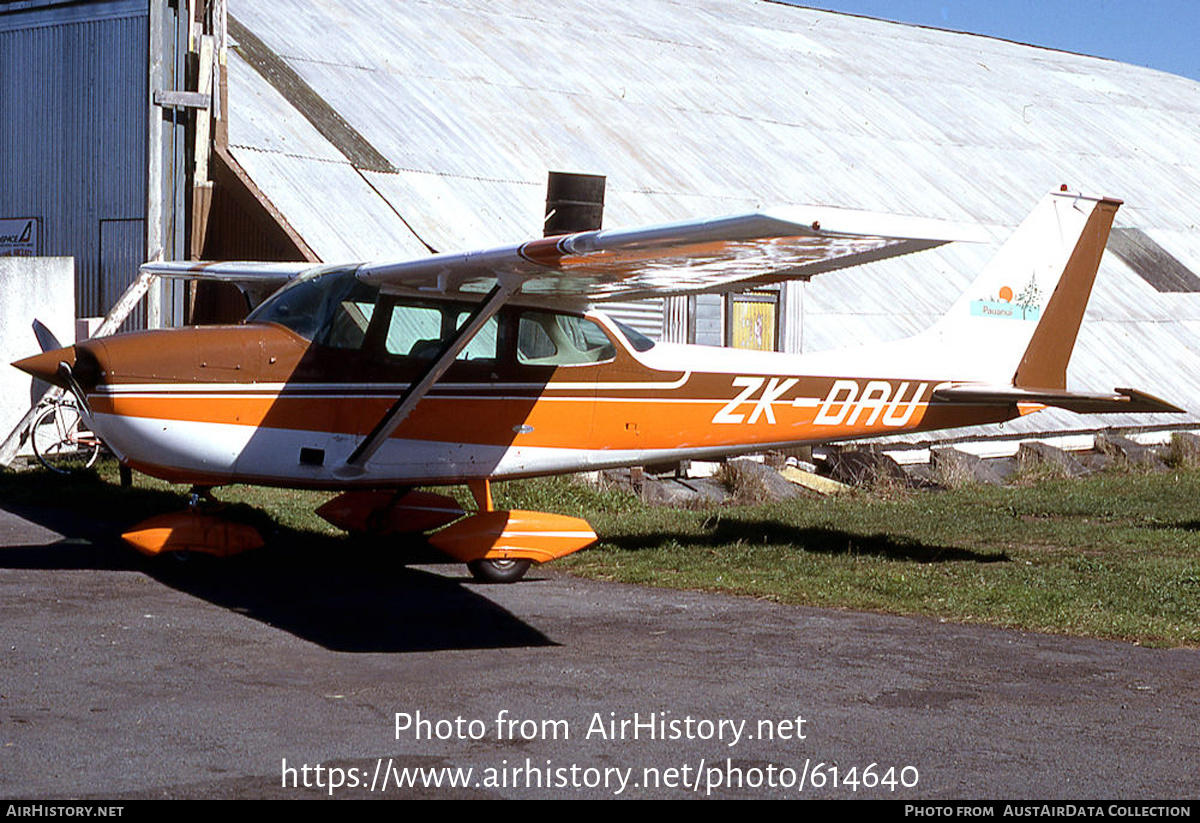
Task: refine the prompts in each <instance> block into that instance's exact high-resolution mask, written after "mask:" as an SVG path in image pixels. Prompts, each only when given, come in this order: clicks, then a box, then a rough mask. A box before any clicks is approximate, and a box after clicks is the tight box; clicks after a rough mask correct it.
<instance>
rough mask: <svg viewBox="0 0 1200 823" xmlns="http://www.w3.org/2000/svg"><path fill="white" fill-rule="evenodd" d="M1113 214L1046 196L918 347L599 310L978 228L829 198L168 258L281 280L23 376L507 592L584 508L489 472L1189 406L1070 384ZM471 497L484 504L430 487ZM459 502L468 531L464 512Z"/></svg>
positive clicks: (151, 534) (550, 470)
mask: <svg viewBox="0 0 1200 823" xmlns="http://www.w3.org/2000/svg"><path fill="white" fill-rule="evenodd" d="M1119 206H1120V201H1118V200H1113V199H1107V198H1091V197H1084V196H1081V195H1078V194H1073V193H1068V192H1055V193H1052V194H1050V195H1048V196H1047V197H1046V198H1045V199H1043V200H1042V201H1041V203H1040V204H1038V205H1037V207H1036V208H1035V209H1034V211H1033V212H1032V214H1030V216H1029V217H1028V218H1027V219H1026V220H1025V221H1024V222H1023V223H1022V224H1021V225H1020V227H1018V229H1017V230H1016V232H1015V233H1014V234H1013V235H1012V237H1011V239H1010V240H1009V241H1008V242H1007V243H1006V244H1005V245H1004V246H1003V247H1002V248H1001V249H1000V251H999V253H998V255H997V256H996V257H995V258H994V260H993V261H992V262H991V263H990V264H989V265H988V266H987V267H986V268H985V269H984V271H983V272H982V274H981V275H980V276H979V277H978V279H977V280H975V282H974V283H972V284H971V286H970V287H969V288H968V290H967V291H966V293H965V294H963V295H962V296H961V297H960V298H959V300H958V301H957V302H956V303H954V305H953V306H951V308H950V310H949V311H948V312H947V313H946V314H945V316H943V317H942V318H941V319H940V320H938V321H937V322H936V323H935V324H934V325H933V326H932V327H931V328H929V329H927V330H925V331H924V332H921V333H920V334H917V335H916V336H914V337H911V338H909V339H906V340H903V341H900V342H889V343H886V344H880V345H868V346H861V347H857V348H850V349H843V350H838V351H828V352H819V353H815V354H783V353H771V352H746V351H736V350H731V349H720V348H712V347H703V346H692V345H678V344H666V343H654V342H652V341H651V340H649V339H647V338H646V337H644V336H642V335H640V334H638V333H637V332H635V331H633V330H631V329H629V328H626V327H624V326H622V325H621V324H619V323H615V322H613V321H612V320H610V319H608V318H607V317H605V315H604V314H602V313H600V312H595V311H592V307H593V306H594V305H596V304H603V302H604V301H607V300H630V299H637V298H641V297H652V296H661V295H672V294H686V293H695V292H701V291H727V290H731V289H743V288H747V287H752V286H757V285H762V284H764V283H772V282H779V281H781V280H784V279H788V278H795V277H807V276H810V275H813V274H816V273H820V272H827V271H830V270H833V269H838V268H844V267H847V266H852V265H858V264H860V263H863V262H867V261H871V260H877V259H880V258H884V257H888V256H891V255H895V254H904V253H908V252H912V251H916V250H920V249H924V248H929V247H931V246H936V245H939V244H941V243H944V242H949V241H952V240H959V239H963V240H966V239H979V233H978V232H972V231H970V230H968V229H964V228H963V227H961V226H955V225H952V224H947V223H943V222H940V221H931V220H922V219H917V218H910V217H897V216H890V215H881V214H871V213H863V212H852V211H846V210H839V209H828V208H815V207H814V208H804V207H789V208H788V209H785V210H778V211H768V212H762V213H756V214H748V215H740V216H733V217H728V218H721V219H715V220H706V221H695V222H685V223H677V224H671V225H664V226H655V227H649V228H636V229H617V230H598V231H589V232H580V233H575V234H569V235H563V236H558V237H548V238H541V239H537V240H532V241H530V242H527V243H521V244H517V245H511V246H504V247H500V248H495V249H489V250H485V251H477V252H468V253H459V254H434V255H432V256H429V257H425V258H421V259H418V260H412V261H407V262H400V263H383V264H363V265H347V266H323V267H320V268H315V269H311V270H307V271H301V269H302V268H303V266H301V265H298V264H251V263H229V264H219V263H216V264H205V263H152V264H147V268H149V269H151V270H152V271H154V272H155V273H157V274H160V275H165V276H168V277H199V278H209V279H218V280H232V281H237V282H239V283H241V284H242V285H243V286H246V285H247V284H249V287H257V288H260V289H261V288H265V287H274V286H276V285H278V284H280V283H282V284H283V286H282V288H279V289H278V291H275V292H274V293H273V294H272V295H271V296H270V297H269V298H267V299H266V300H265V301H264V302H262V303H261V304H260V305H259V306H258V307H257V308H256V309H255V310H254V311H253V312H252V313H251V314H250V316H249V317H248V318H247V319H246V321H245V322H244V323H242V324H240V325H236V326H213V327H192V328H181V329H170V330H161V331H146V332H137V333H130V334H121V335H115V336H112V337H104V338H99V339H92V340H87V341H85V342H82V343H77V344H76V345H74V346H70V347H66V348H63V349H57V350H54V351H49V352H45V353H43V354H41V355H37V356H34V357H31V358H28V359H26V360H22V361H20V362H18V363H16V364H15V365H16V366H18V367H19V368H21V369H24V370H25V371H27V372H29V373H31V374H33V375H35V376H37V377H40V378H42V379H45V380H47V381H49V382H52V383H56V384H58V385H61V386H64V387H66V388H69V389H71V390H72V391H73V392H75V393H76V394H77V396H78V397H79V398H80V400H81V403H82V404H83V405H86V407H87V409H88V413H89V414H90V418H91V423H92V425H93V427H94V429H95V431H96V432H97V433H98V434H100V436H101V437H102V438H103V439H104V441H105V442H106V443H107V444H108V445H109V447H110V448H111V449H112V450H113V452H115V453H116V455H117V456H118V457H119V458H120V459H121V460H122V461H123V462H125V463H126V464H128V465H130V466H132V467H134V468H136V469H138V470H140V471H143V472H145V473H147V474H151V475H154V476H157V477H161V478H166V479H167V480H170V481H175V482H184V483H190V484H193V485H194V486H197V487H199V488H200V489H204V490H207V489H209V488H211V487H214V486H220V485H222V484H228V483H251V484H262V485H272V486H285V487H305V488H313V489H328V490H335V491H339V492H341V494H340V495H339V496H338V497H335V498H334V499H333V500H331V501H330V502H329V503H327V504H326V505H325V506H323V507H322V508H321V509H320V510H319V511H321V513H322V514H323V515H324V516H326V518H327V519H329V520H330V521H331V522H334V523H335V524H337V525H340V526H342V527H345V528H348V529H352V530H365V531H374V532H377V533H387V532H402V531H422V530H429V529H433V528H437V527H440V526H446V524H447V523H449V522H451V521H457V522H453V524H452V525H448V526H446V527H445V528H442V529H441V530H440V531H438V532H436V533H435V534H433V535H432V536H431V538H430V542H431V543H432V544H433V545H435V546H436V547H438V548H440V549H442V550H444V551H446V552H448V553H449V554H451V555H452V556H454V557H456V558H458V559H460V560H463V561H465V562H467V564H468V566H469V567H470V569H471V571H472V573H473V574H474V575H475V576H476V577H477V578H480V579H484V580H491V581H511V580H516V579H519V578H520V577H521V575H523V574H524V572H525V571H526V569H527V568H528V567H529V565H530V563H531V562H538V563H540V562H544V561H547V560H550V559H553V558H555V557H560V556H562V555H564V554H567V553H569V552H572V551H576V550H577V549H580V548H582V547H584V546H586V545H587V544H589V543H591V542H592V541H593V540H595V537H596V535H595V533H594V532H593V531H592V529H591V527H590V526H589V525H588V524H587V523H586V521H583V520H581V519H578V518H574V517H565V516H557V515H550V514H544V513H540V512H525V511H494V510H493V506H492V498H491V491H490V485H489V484H490V482H491V481H492V480H497V479H506V478H516V477H527V476H533V475H547V474H556V473H565V472H578V471H585V470H594V469H602V468H609V467H618V466H628V465H638V464H647V463H654V464H657V463H667V462H672V461H678V460H686V459H709V458H719V457H722V456H726V455H731V454H737V453H746V452H752V451H763V450H768V449H773V448H780V447H786V446H793V445H798V444H812V443H824V442H828V441H834V440H844V439H858V438H867V437H872V436H879V435H889V434H898V433H901V432H914V431H927V430H933V429H942V428H949V427H955V426H967V425H974V424H980V423H994V422H998V421H1003V420H1008V419H1011V418H1014V417H1016V416H1018V415H1021V414H1024V413H1027V412H1029V411H1032V410H1036V409H1039V408H1043V407H1045V406H1058V407H1062V408H1066V409H1070V410H1074V411H1079V412H1104V411H1119V412H1135V411H1138V412H1174V411H1180V409H1178V408H1176V407H1175V406H1172V405H1170V404H1169V403H1166V402H1164V401H1162V400H1159V399H1157V398H1155V397H1152V396H1150V395H1146V394H1143V393H1141V392H1138V391H1134V390H1131V389H1116V390H1114V391H1113V392H1107V393H1100V394H1084V393H1078V392H1072V391H1068V390H1067V388H1066V369H1067V362H1068V360H1069V358H1070V355H1071V351H1072V348H1073V346H1074V342H1075V337H1076V334H1077V332H1078V330H1079V325H1080V322H1081V320H1082V318H1083V314H1084V309H1085V307H1086V305H1087V301H1088V296H1089V294H1090V291H1091V287H1092V282H1093V280H1094V278H1095V275H1096V270H1097V267H1098V265H1099V263H1100V258H1101V255H1102V253H1103V251H1104V247H1105V243H1106V241H1107V237H1108V232H1109V229H1110V227H1111V225H1112V221H1113V216H1114V214H1115V213H1116V211H1117V208H1118V207H1119ZM458 483H466V484H468V485H469V486H470V488H471V490H472V491H473V493H474V496H475V499H476V501H477V503H478V509H479V510H478V511H477V512H475V513H472V514H469V515H467V514H466V513H465V512H463V511H462V510H461V509H460V508H459V507H458V506H457V504H455V503H454V501H453V500H452V499H451V498H449V497H446V496H443V495H435V494H430V493H428V492H419V491H415V490H414V488H415V487H417V486H427V485H441V484H458ZM464 515H465V516H464ZM233 534H234V533H233V532H230V531H229V530H227V529H225V527H224V526H223V525H220V523H219V521H216V520H215V518H214V517H213V516H212V515H207V514H201V513H199V512H196V511H193V512H190V513H187V514H181V515H179V516H171V515H168V516H166V517H165V518H155V519H153V520H151V521H147V523H145V524H142V527H141V528H139V529H135V530H134V531H132V532H130V533H128V534H126V535H125V537H126V539H127V540H129V541H130V542H132V543H134V544H135V545H136V546H138V547H139V548H141V549H142V550H143V551H147V552H151V553H153V552H158V551H169V550H175V549H199V550H202V551H210V552H214V553H221V552H224V551H228V550H232V549H234V548H237V547H238V545H239V544H244V543H245V542H246V541H245V540H243V539H242V537H238V536H232V535H233Z"/></svg>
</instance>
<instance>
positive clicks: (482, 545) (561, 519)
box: [429, 509, 596, 563]
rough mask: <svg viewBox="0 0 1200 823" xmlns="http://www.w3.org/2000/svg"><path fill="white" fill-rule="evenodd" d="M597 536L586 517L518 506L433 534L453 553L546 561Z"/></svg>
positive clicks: (465, 556) (464, 557)
mask: <svg viewBox="0 0 1200 823" xmlns="http://www.w3.org/2000/svg"><path fill="white" fill-rule="evenodd" d="M595 540H596V533H595V532H594V531H592V527H591V526H590V525H589V524H588V522H587V521H586V520H581V519H580V518H578V517H567V516H566V515H561V514H546V513H545V512H531V511H522V510H520V509H514V510H513V511H485V512H480V513H478V514H473V515H471V516H470V517H467V518H465V519H464V520H460V521H459V522H457V523H455V524H454V525H452V526H448V527H447V528H445V529H442V530H441V531H440V532H438V533H437V534H435V535H433V536H432V537H430V538H429V543H430V545H432V546H434V547H435V548H438V549H441V550H442V551H444V552H445V553H446V554H448V555H450V556H451V557H454V558H457V559H458V560H462V561H463V562H465V563H469V562H471V561H473V560H532V561H534V562H536V563H545V562H547V561H549V560H553V559H555V558H556V557H562V556H563V555H567V554H570V553H571V552H575V551H579V550H580V549H582V548H584V547H585V546H587V545H589V544H591V543H592V542H594V541H595Z"/></svg>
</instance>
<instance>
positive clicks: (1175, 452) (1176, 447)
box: [1162, 432, 1200, 470]
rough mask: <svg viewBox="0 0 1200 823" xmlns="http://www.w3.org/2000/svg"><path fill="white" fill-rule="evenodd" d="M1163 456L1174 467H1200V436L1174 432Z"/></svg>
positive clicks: (1164, 460)
mask: <svg viewBox="0 0 1200 823" xmlns="http://www.w3.org/2000/svg"><path fill="white" fill-rule="evenodd" d="M1162 458H1163V462H1165V463H1166V464H1167V465H1168V466H1169V467H1170V468H1172V469H1186V470H1192V469H1197V468H1200V437H1196V436H1195V435H1187V434H1180V433H1178V432H1176V433H1175V434H1172V435H1171V442H1170V443H1168V444H1167V448H1166V451H1165V452H1164V453H1163V455H1162Z"/></svg>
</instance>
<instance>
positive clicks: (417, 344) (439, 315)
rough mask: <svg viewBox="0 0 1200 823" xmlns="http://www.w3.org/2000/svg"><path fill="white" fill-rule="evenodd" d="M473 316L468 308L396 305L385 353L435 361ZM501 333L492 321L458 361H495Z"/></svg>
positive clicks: (477, 334)
mask: <svg viewBox="0 0 1200 823" xmlns="http://www.w3.org/2000/svg"><path fill="white" fill-rule="evenodd" d="M470 314H471V310H470V309H469V308H464V307H463V306H459V305H441V306H438V305H428V304H418V303H396V304H394V305H393V306H392V307H391V316H390V319H389V320H388V323H387V330H386V332H385V334H384V346H383V348H384V351H386V352H387V353H388V354H390V355H398V356H401V357H404V356H407V357H420V358H433V357H436V356H437V355H438V352H440V351H441V350H442V345H443V344H444V343H445V341H446V340H449V339H450V335H452V334H453V333H454V332H455V331H456V330H457V329H458V328H459V327H460V326H462V324H463V323H465V322H466V320H467V318H468V317H469V316H470ZM498 332H499V323H498V321H497V320H496V318H495V317H493V318H491V319H490V320H488V322H487V323H485V324H484V326H483V328H482V329H480V330H479V331H478V332H477V333H476V334H475V336H474V337H473V338H471V340H470V342H469V343H467V346H466V348H464V349H463V350H462V351H461V352H459V353H458V357H457V358H456V359H458V360H470V361H478V360H492V361H494V360H495V359H496V351H497V349H496V345H497V338H498Z"/></svg>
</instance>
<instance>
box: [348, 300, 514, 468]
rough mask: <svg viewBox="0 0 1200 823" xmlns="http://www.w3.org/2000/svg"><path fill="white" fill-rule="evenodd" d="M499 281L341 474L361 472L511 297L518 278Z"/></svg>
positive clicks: (393, 407) (393, 405)
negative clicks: (455, 359)
mask: <svg viewBox="0 0 1200 823" xmlns="http://www.w3.org/2000/svg"><path fill="white" fill-rule="evenodd" d="M505 279H506V280H507V281H508V282H505V280H500V281H498V282H497V283H496V285H495V286H494V287H493V288H492V290H491V291H490V292H488V293H487V296H485V297H484V298H483V300H481V301H480V302H479V305H478V306H476V307H475V310H474V311H473V312H471V314H470V315H468V317H467V321H466V322H465V323H463V325H462V326H460V327H459V329H458V331H456V332H455V333H454V334H452V335H451V336H450V338H449V339H448V340H446V342H445V343H443V344H442V349H441V351H440V352H439V353H438V355H437V357H435V358H433V360H431V361H430V363H429V365H428V366H426V367H425V371H424V372H422V373H421V376H420V377H418V378H417V379H416V380H414V381H413V382H412V383H411V384H409V387H408V388H407V389H405V390H404V393H403V394H401V395H400V397H399V398H398V399H397V400H396V402H395V403H394V404H392V407H391V408H390V409H388V411H387V413H386V414H385V415H384V416H383V417H381V418H380V420H379V422H378V423H376V424H375V428H373V429H372V430H371V433H370V434H368V435H367V438H366V439H365V440H363V442H361V443H359V444H358V448H356V449H355V450H354V452H353V453H352V454H351V455H350V456H349V457H348V458H346V464H345V466H343V467H342V472H343V473H345V474H357V473H359V472H361V471H362V470H363V466H364V465H365V464H366V462H367V461H368V460H370V459H371V455H373V454H375V452H377V451H378V450H379V447H380V446H382V445H383V444H384V443H385V442H386V441H387V439H388V438H389V437H390V436H391V434H392V432H394V431H395V430H396V427H397V426H399V425H400V424H401V423H402V422H404V419H405V418H406V417H408V416H409V414H411V413H412V410H413V409H415V408H416V407H417V404H418V403H420V402H421V400H422V399H423V398H424V397H425V395H426V394H428V393H429V390H430V389H431V388H433V384H434V383H436V382H437V381H438V380H439V379H440V378H441V376H442V375H443V374H445V373H446V370H447V369H448V368H450V366H451V365H452V364H453V363H454V358H456V357H458V355H459V353H460V352H462V350H463V349H465V348H466V347H467V344H468V343H470V342H471V340H472V338H474V337H475V335H476V334H478V332H479V330H480V329H482V328H483V326H484V324H485V323H487V321H489V320H491V319H492V318H493V317H495V316H496V312H498V311H500V308H501V307H502V306H503V305H504V303H505V302H506V301H507V300H508V298H509V297H511V296H512V294H513V292H515V291H516V290H517V289H518V288H520V285H521V281H520V280H518V279H517V278H515V277H513V278H505Z"/></svg>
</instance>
